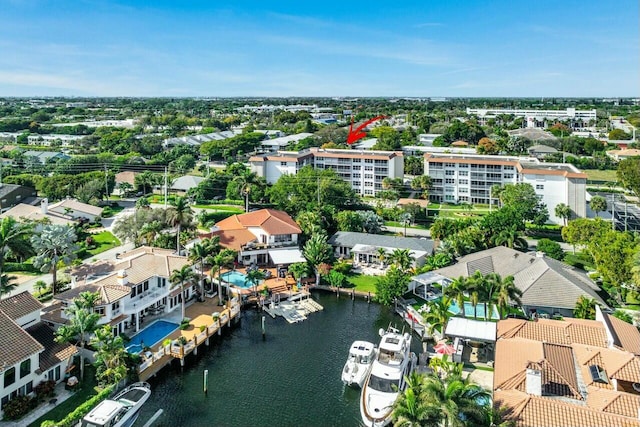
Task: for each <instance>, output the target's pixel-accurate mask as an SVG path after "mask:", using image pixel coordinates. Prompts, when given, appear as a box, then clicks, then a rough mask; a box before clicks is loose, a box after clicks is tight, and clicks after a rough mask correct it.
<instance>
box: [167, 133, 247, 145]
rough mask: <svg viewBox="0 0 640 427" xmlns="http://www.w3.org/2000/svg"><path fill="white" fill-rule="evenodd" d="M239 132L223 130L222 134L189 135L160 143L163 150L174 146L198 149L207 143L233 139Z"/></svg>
mask: <svg viewBox="0 0 640 427" xmlns="http://www.w3.org/2000/svg"><path fill="white" fill-rule="evenodd" d="M238 133H239V132H232V131H229V130H225V131H222V132H213V133H205V134H199V135H189V136H179V137H175V138H169V139H165V140H164V141H163V142H162V145H163V146H164V147H165V148H171V147H174V146H176V145H190V146H194V147H198V146H200V145H201V144H203V143H205V142H209V141H222V140H224V139H227V138H231V137H234V136H236V135H237V134H238Z"/></svg>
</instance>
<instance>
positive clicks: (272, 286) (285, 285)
mask: <svg viewBox="0 0 640 427" xmlns="http://www.w3.org/2000/svg"><path fill="white" fill-rule="evenodd" d="M260 270H268V271H269V272H270V273H271V277H270V278H268V279H265V280H264V281H263V282H262V283H261V284H259V285H258V286H257V287H256V288H255V290H257V291H258V292H261V291H263V290H264V289H265V287H266V288H268V289H269V291H270V292H271V294H280V295H281V296H282V297H284V296H286V295H287V294H289V293H290V292H291V290H292V289H293V287H294V286H296V285H297V282H296V280H295V279H294V278H293V277H291V276H290V275H289V274H287V277H285V278H281V277H278V269H277V268H260ZM230 271H237V272H238V273H242V274H247V269H246V268H245V267H241V268H236V269H234V270H222V274H225V273H228V272H230ZM205 273H206V274H207V277H209V272H208V271H206V272H205ZM216 280H217V278H216ZM311 281H312V279H305V281H304V282H305V283H310V282H311ZM223 286H227V282H225V281H224V280H223ZM230 286H231V288H232V289H233V290H235V292H237V293H238V294H240V295H242V296H250V295H253V293H254V288H253V287H250V288H242V287H240V286H235V285H233V284H230Z"/></svg>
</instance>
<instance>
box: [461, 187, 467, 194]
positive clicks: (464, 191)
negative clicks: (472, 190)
mask: <svg viewBox="0 0 640 427" xmlns="http://www.w3.org/2000/svg"><path fill="white" fill-rule="evenodd" d="M458 193H467V194H468V193H469V189H468V188H458Z"/></svg>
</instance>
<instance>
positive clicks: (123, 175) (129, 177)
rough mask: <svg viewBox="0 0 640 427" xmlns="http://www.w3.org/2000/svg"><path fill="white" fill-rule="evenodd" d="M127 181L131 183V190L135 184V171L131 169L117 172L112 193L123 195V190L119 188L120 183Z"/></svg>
mask: <svg viewBox="0 0 640 427" xmlns="http://www.w3.org/2000/svg"><path fill="white" fill-rule="evenodd" d="M123 183H127V184H129V185H131V190H133V189H134V188H135V186H136V173H135V172H133V171H122V172H118V173H117V174H116V176H115V188H114V189H113V193H114V194H117V195H119V196H124V195H125V194H124V192H123V191H122V190H121V189H120V184H123Z"/></svg>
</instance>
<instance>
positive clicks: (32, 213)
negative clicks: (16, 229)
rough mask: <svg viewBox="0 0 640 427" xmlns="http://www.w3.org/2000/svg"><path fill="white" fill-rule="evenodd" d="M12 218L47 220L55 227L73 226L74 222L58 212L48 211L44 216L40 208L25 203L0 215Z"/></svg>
mask: <svg viewBox="0 0 640 427" xmlns="http://www.w3.org/2000/svg"><path fill="white" fill-rule="evenodd" d="M10 216H11V217H14V218H16V220H18V221H21V220H30V221H41V220H43V219H48V220H49V221H51V224H56V225H72V224H75V221H74V220H73V218H71V217H70V216H67V215H64V214H62V213H58V212H51V211H48V212H47V213H46V214H45V213H42V209H41V208H40V206H31V205H27V204H25V203H19V204H17V205H15V206H14V207H12V208H11V209H9V210H8V211H6V212H4V213H3V214H0V219H1V218H6V217H10Z"/></svg>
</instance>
